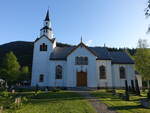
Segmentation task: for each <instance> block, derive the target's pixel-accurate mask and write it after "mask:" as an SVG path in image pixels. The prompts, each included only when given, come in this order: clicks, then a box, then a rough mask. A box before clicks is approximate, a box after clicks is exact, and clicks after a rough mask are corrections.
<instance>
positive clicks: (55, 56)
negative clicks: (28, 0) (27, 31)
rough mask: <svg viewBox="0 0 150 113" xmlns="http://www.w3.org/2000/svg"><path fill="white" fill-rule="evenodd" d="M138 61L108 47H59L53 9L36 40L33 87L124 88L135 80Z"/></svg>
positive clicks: (81, 45) (82, 45)
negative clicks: (54, 29) (54, 28)
mask: <svg viewBox="0 0 150 113" xmlns="http://www.w3.org/2000/svg"><path fill="white" fill-rule="evenodd" d="M135 78H136V77H135V70H134V61H133V60H132V59H131V58H130V57H129V56H128V55H127V54H126V53H125V52H112V51H111V52H110V51H108V49H107V48H106V47H88V46H86V45H85V44H84V42H82V41H81V42H80V43H79V44H78V45H77V46H70V47H58V46H57V44H56V39H55V38H54V37H53V30H52V28H51V21H50V19H49V11H47V14H46V18H45V20H44V26H43V28H42V29H41V30H40V37H39V38H37V39H36V40H35V42H34V51H33V65H32V80H31V86H36V85H38V86H48V87H68V88H74V87H89V88H97V87H124V86H125V82H124V81H125V80H127V81H128V84H129V85H131V80H135Z"/></svg>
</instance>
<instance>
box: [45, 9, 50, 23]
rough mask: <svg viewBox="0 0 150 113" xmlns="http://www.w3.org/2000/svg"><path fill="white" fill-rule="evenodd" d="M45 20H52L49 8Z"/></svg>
mask: <svg viewBox="0 0 150 113" xmlns="http://www.w3.org/2000/svg"><path fill="white" fill-rule="evenodd" d="M45 21H50V19H49V9H48V10H47V13H46V17H45Z"/></svg>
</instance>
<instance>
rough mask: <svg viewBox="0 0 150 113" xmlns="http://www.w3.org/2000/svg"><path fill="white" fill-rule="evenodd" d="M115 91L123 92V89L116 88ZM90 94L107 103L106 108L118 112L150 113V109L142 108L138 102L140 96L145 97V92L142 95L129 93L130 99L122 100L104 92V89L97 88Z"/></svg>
mask: <svg viewBox="0 0 150 113" xmlns="http://www.w3.org/2000/svg"><path fill="white" fill-rule="evenodd" d="M117 93H124V91H123V90H117ZM91 94H92V95H93V96H95V97H98V98H99V100H100V101H101V102H103V103H105V104H106V105H108V109H113V110H115V111H117V112H119V113H150V109H146V108H143V107H142V106H141V105H140V102H139V100H140V99H141V98H146V93H145V94H144V93H143V94H141V95H142V96H135V95H133V94H130V101H124V100H122V99H121V98H119V96H116V95H112V93H110V92H106V90H97V91H94V92H91Z"/></svg>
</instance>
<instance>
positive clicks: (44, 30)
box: [40, 10, 53, 38]
mask: <svg viewBox="0 0 150 113" xmlns="http://www.w3.org/2000/svg"><path fill="white" fill-rule="evenodd" d="M40 35H41V36H43V35H46V36H47V37H49V38H53V32H52V28H51V22H50V18H49V10H47V13H46V17H45V19H44V23H43V28H42V29H41V34H40Z"/></svg>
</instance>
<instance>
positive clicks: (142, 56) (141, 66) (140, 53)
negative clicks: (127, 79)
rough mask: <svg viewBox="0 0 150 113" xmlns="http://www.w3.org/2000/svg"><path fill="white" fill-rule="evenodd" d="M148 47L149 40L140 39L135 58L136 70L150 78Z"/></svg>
mask: <svg viewBox="0 0 150 113" xmlns="http://www.w3.org/2000/svg"><path fill="white" fill-rule="evenodd" d="M147 47H148V43H147V41H146V40H142V39H140V40H139V41H138V48H137V52H136V54H135V57H134V59H135V67H136V70H137V71H138V72H139V73H140V74H141V75H142V78H143V79H145V80H150V50H149V49H148V48H147Z"/></svg>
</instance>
